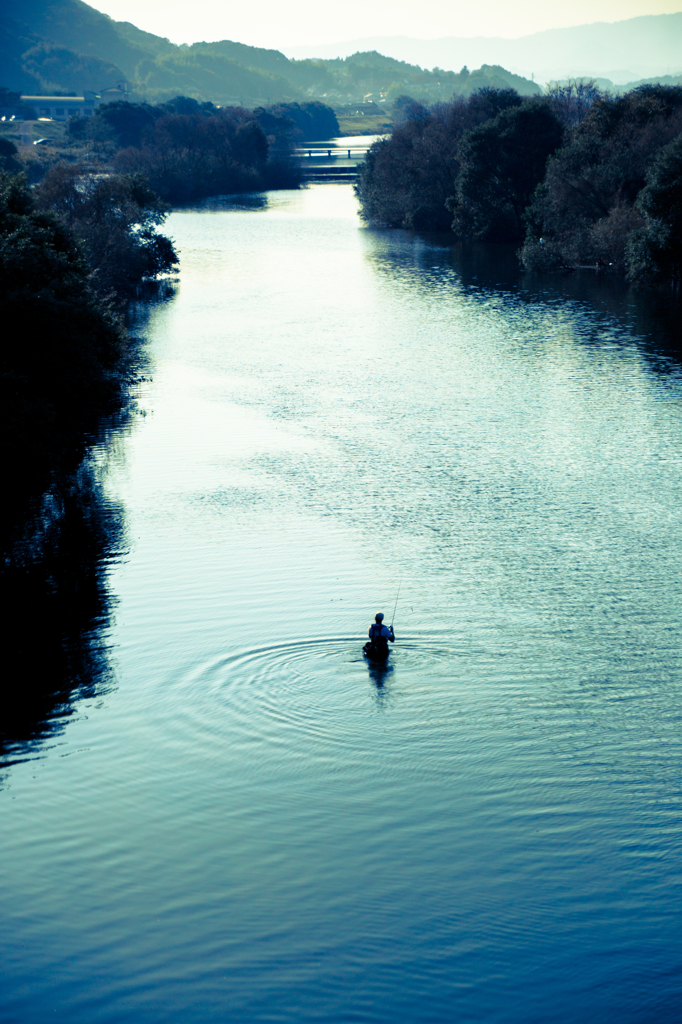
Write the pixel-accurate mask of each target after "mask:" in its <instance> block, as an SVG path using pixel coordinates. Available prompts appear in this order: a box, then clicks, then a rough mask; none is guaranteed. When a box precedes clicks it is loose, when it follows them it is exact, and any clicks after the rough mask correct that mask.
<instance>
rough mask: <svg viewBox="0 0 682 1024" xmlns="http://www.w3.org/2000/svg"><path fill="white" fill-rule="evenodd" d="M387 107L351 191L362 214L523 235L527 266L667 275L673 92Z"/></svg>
mask: <svg viewBox="0 0 682 1024" xmlns="http://www.w3.org/2000/svg"><path fill="white" fill-rule="evenodd" d="M396 107H397V110H396V113H397V117H396V120H397V122H398V126H397V127H396V129H395V131H394V133H393V135H392V137H391V138H390V139H386V140H383V141H380V142H378V143H377V144H375V145H374V146H373V147H372V149H371V150H370V152H369V154H368V157H367V160H366V163H365V165H364V167H363V169H362V171H361V174H360V178H359V181H358V184H357V186H356V192H357V195H358V198H359V200H360V205H361V213H362V216H363V217H364V219H366V220H367V221H368V222H371V223H377V224H385V225H388V226H390V227H404V228H416V229H421V230H446V229H448V228H449V229H451V230H452V231H453V232H454V234H455V235H456V236H457V237H458V238H460V239H472V240H473V239H476V240H481V241H504V242H515V243H523V245H522V249H521V252H520V256H521V260H522V262H523V264H524V266H525V267H526V268H528V269H552V268H559V267H574V266H581V265H589V266H601V267H610V268H611V269H613V270H614V271H620V272H621V273H627V275H628V277H629V278H630V280H632V281H634V282H639V283H642V284H651V283H654V282H663V281H672V282H673V283H675V282H677V283H679V281H680V263H681V259H682V257H681V252H682V249H681V246H682V234H681V232H680V228H681V226H682V224H681V214H680V206H681V205H682V199H681V198H680V195H681V192H682V160H681V157H680V152H681V151H680V146H681V145H682V143H680V137H681V133H682V89H680V88H677V87H669V86H643V87H641V88H639V89H636V90H633V91H632V92H630V93H627V94H626V95H624V96H621V97H608V96H605V95H603V94H602V93H600V92H599V90H598V89H597V88H596V87H595V86H594V85H593V84H592V83H569V84H568V85H564V86H557V87H555V88H554V89H552V90H550V93H549V95H548V96H546V97H541V98H536V97H533V98H530V99H525V100H522V99H521V97H519V96H518V95H517V94H516V93H514V92H513V90H481V91H480V92H479V93H476V94H474V95H473V96H472V97H471V98H469V99H463V98H456V99H455V100H453V102H451V103H449V104H438V105H436V106H434V107H431V108H426V107H424V106H422V105H421V104H418V103H415V102H413V101H412V102H411V101H409V99H407V98H404V99H401V100H400V101H398V102H397V104H396Z"/></svg>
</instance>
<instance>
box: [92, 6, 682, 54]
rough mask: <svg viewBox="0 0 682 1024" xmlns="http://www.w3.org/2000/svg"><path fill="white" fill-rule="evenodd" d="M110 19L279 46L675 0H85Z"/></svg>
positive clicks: (590, 13)
mask: <svg viewBox="0 0 682 1024" xmlns="http://www.w3.org/2000/svg"><path fill="white" fill-rule="evenodd" d="M90 3H91V6H93V7H96V8H97V10H98V11H103V12H104V13H105V14H108V15H109V16H110V17H112V18H114V19H115V20H116V21H130V22H132V23H133V25H136V26H137V27H138V28H142V29H145V30H146V31H147V32H153V33H154V34H155V35H159V36H167V37H168V38H169V39H170V40H171V42H174V43H194V42H197V41H199V40H206V41H207V42H211V41H213V40H216V39H231V40H233V41H234V42H239V43H249V44H250V45H251V46H267V47H272V48H274V49H278V50H283V51H284V52H286V48H287V47H289V46H306V45H316V44H321V43H335V42H343V41H344V40H346V39H362V38H364V37H365V36H398V35H403V36H412V37H414V38H416V39H442V38H443V37H444V36H460V37H463V36H505V37H507V38H515V37H517V36H523V35H528V34H530V33H531V32H541V31H543V30H544V29H549V28H565V27H568V26H571V25H588V24H591V23H593V22H595V21H607V22H612V21H623V20H624V19H625V18H636V17H638V16H640V15H643V14H674V13H676V12H677V11H680V10H682V2H681V0H572V2H571V3H567V2H565V0H560V2H559V3H548V2H547V0H517V2H516V3H514V2H513V0H469V2H464V0H416V2H415V0H390V2H388V0H340V2H339V0H337V2H330V0H315V2H311V0H284V2H283V0H256V2H251V3H244V2H243V0H241V2H239V3H236V2H234V0H190V2H187V0H183V2H180V0H174V2H171V3H169V2H168V0H95V2H94V3H93V2H92V0H90Z"/></svg>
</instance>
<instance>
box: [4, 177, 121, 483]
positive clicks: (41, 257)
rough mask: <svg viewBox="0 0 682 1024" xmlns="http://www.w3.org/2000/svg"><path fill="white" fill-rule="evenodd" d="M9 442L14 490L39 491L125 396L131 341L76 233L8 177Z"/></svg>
mask: <svg viewBox="0 0 682 1024" xmlns="http://www.w3.org/2000/svg"><path fill="white" fill-rule="evenodd" d="M0 311H1V314H2V320H3V323H4V324H5V325H6V326H9V325H10V324H12V325H13V329H12V331H11V333H10V331H9V330H8V331H7V332H6V337H5V339H4V343H3V347H2V375H1V377H0V380H1V382H2V383H1V387H2V395H1V400H0V415H1V421H2V426H1V429H0V438H1V441H0V443H1V444H2V463H3V468H4V471H5V482H6V483H7V484H8V485H9V489H10V493H12V494H13V496H15V497H16V495H17V492H20V491H22V490H23V489H24V488H25V487H26V488H28V490H31V491H32V490H34V489H35V488H37V490H38V492H40V489H41V488H44V487H46V486H47V485H48V483H49V478H50V474H51V472H52V471H53V469H54V467H55V465H58V464H59V463H60V461H61V459H62V455H63V453H65V452H67V451H71V450H72V449H73V448H74V446H75V447H76V448H78V447H79V445H82V439H83V438H84V436H85V435H86V434H87V433H88V432H89V431H91V430H92V429H93V428H94V426H95V424H96V422H97V419H98V417H99V416H100V415H101V414H102V413H106V412H109V411H112V410H114V409H115V408H117V407H118V406H119V404H120V402H121V400H122V393H123V390H122V389H123V374H122V368H123V366H124V364H125V359H126V335H125V331H124V330H123V327H122V326H121V324H120V321H119V320H118V318H117V317H116V316H115V315H114V314H113V313H112V312H110V311H109V310H107V309H106V308H104V307H103V306H102V304H101V302H100V301H99V300H98V299H97V297H96V295H95V294H94V292H93V291H92V289H91V287H90V268H89V266H88V263H87V260H86V258H85V256H84V253H83V250H82V248H81V246H80V245H79V243H78V241H77V240H76V238H75V236H74V235H73V233H72V232H71V231H70V230H69V229H68V228H67V227H66V225H65V224H64V223H63V222H62V221H61V220H60V219H59V217H57V215H56V214H54V213H49V212H44V211H42V210H39V209H38V208H37V206H36V203H35V200H34V197H33V195H32V194H31V191H30V190H29V188H28V187H27V185H26V182H25V180H24V179H23V178H22V176H10V175H7V174H2V175H0Z"/></svg>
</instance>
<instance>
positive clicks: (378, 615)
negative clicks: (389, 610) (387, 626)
mask: <svg viewBox="0 0 682 1024" xmlns="http://www.w3.org/2000/svg"><path fill="white" fill-rule="evenodd" d="M374 621H375V622H378V623H379V625H381V623H382V622H383V621H384V613H383V612H377V613H376V615H375V616H374Z"/></svg>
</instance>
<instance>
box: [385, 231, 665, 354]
mask: <svg viewBox="0 0 682 1024" xmlns="http://www.w3.org/2000/svg"><path fill="white" fill-rule="evenodd" d="M371 236H372V239H373V240H374V242H375V243H376V244H375V245H374V246H372V247H371V248H369V249H368V252H367V258H368V260H369V262H370V263H371V264H372V265H373V268H374V269H375V270H376V271H377V272H379V273H386V274H390V275H392V276H409V277H411V278H415V277H416V278H418V280H419V282H420V284H421V285H422V286H423V287H426V288H438V287H440V288H442V287H443V285H444V284H448V283H451V284H452V287H453V289H459V290H460V291H462V292H463V293H464V294H466V295H467V296H469V297H471V298H472V299H474V300H477V299H478V300H480V301H482V302H489V301H490V299H491V297H495V298H496V299H498V300H501V301H502V302H505V303H509V305H510V309H511V308H512V307H516V308H518V307H519V306H521V307H522V306H524V305H528V306H534V305H538V304H541V305H543V306H545V307H549V308H550V309H551V308H552V307H555V308H557V310H558V309H559V308H560V307H563V308H565V307H566V306H567V305H569V306H571V307H573V309H574V310H575V311H576V312H579V311H581V310H583V311H585V312H588V313H589V314H591V315H594V314H596V319H595V320H594V327H595V328H596V334H595V333H592V334H591V333H590V331H589V330H588V331H586V332H584V333H583V334H582V335H581V336H580V339H581V341H584V342H587V343H591V342H592V341H598V340H599V337H598V331H599V327H600V321H601V318H602V317H603V318H604V321H603V322H604V324H605V325H606V324H608V327H609V329H610V330H612V329H613V326H614V324H615V325H616V326H617V328H618V330H619V337H617V338H612V339H610V340H614V341H616V343H620V344H624V345H628V346H629V345H633V344H634V345H636V346H637V348H638V349H639V350H640V351H641V352H642V353H643V354H644V355H646V356H647V358H648V360H649V362H650V364H651V366H652V368H654V369H655V370H656V371H658V372H661V373H663V374H665V373H666V372H669V371H670V370H673V371H674V372H677V371H678V370H679V365H680V363H681V362H682V332H681V331H680V329H679V324H680V322H681V319H682V296H680V295H679V293H674V292H672V291H671V290H667V289H666V290H663V291H656V290H654V291H646V290H641V289H637V288H632V287H630V286H629V285H628V284H627V282H626V281H624V280H623V279H622V278H620V277H618V276H616V275H612V274H609V273H607V272H599V271H596V270H590V269H584V270H575V271H569V272H566V273H543V274H541V273H530V272H527V271H524V270H523V268H522V267H521V264H520V263H519V259H518V256H517V250H518V246H515V245H501V244H492V243H485V244H484V243H468V244H463V243H456V242H453V239H452V236H451V235H449V234H447V233H442V232H439V233H429V234H417V233H416V232H409V231H396V230H388V229H383V230H380V229H373V230H372V231H371ZM406 243H407V244H406ZM574 337H578V336H577V335H574Z"/></svg>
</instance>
